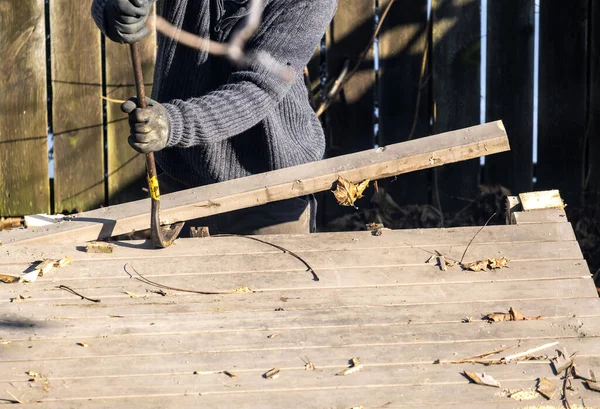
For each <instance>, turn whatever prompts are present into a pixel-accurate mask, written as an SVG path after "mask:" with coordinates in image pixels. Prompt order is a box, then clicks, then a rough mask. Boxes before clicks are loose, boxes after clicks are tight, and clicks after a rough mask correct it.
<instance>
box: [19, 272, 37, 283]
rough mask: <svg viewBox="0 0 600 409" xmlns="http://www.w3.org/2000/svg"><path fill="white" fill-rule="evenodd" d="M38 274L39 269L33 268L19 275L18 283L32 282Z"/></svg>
mask: <svg viewBox="0 0 600 409" xmlns="http://www.w3.org/2000/svg"><path fill="white" fill-rule="evenodd" d="M39 276H40V271H38V270H33V271H30V272H29V273H26V274H23V275H22V276H21V277H19V283H33V282H34V281H35V280H37V278H38V277H39Z"/></svg>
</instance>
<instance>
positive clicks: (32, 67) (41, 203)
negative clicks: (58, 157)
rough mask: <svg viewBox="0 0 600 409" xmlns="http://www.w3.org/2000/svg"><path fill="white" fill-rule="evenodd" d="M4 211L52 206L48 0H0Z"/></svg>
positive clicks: (0, 195) (0, 206)
mask: <svg viewBox="0 0 600 409" xmlns="http://www.w3.org/2000/svg"><path fill="white" fill-rule="evenodd" d="M0 16H1V17H0V55H1V56H2V64H1V66H0V77H1V78H2V81H0V112H2V114H1V115H0V183H1V185H2V189H0V215H1V216H23V215H25V214H33V213H47V212H48V211H49V210H50V189H49V186H50V185H49V178H48V113H47V110H46V99H47V95H46V94H47V92H46V41H45V37H46V34H45V18H44V1H43V0H32V1H23V2H14V1H10V0H8V1H7V0H3V1H0Z"/></svg>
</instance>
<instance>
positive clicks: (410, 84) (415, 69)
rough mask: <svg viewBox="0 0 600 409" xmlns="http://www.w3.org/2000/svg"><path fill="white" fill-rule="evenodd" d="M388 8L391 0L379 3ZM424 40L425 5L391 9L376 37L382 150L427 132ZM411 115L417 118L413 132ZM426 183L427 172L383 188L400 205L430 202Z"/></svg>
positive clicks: (420, 2)
mask: <svg viewBox="0 0 600 409" xmlns="http://www.w3.org/2000/svg"><path fill="white" fill-rule="evenodd" d="M389 3H390V0H385V1H380V3H379V9H380V10H385V9H386V7H387V6H388V4H389ZM428 41H429V31H428V24H427V1H426V0H418V1H411V2H408V3H406V4H402V3H395V4H393V5H392V8H391V9H390V12H389V14H388V16H387V18H386V20H385V22H384V24H383V27H382V31H381V34H380V35H379V61H380V63H379V64H380V68H379V74H378V87H377V92H378V96H379V126H380V128H379V132H380V137H379V144H380V145H389V144H392V143H397V142H402V141H406V140H408V139H409V138H410V139H414V138H419V137H423V136H426V135H429V134H430V133H431V130H430V125H429V121H430V110H431V93H430V87H429V86H428V85H427V83H426V81H425V79H426V76H427V75H429V72H428V70H426V72H425V73H424V76H423V78H421V66H422V62H423V61H422V60H423V51H424V49H425V47H427V42H428ZM428 62H429V60H428ZM427 66H429V64H427ZM419 88H421V90H419ZM417 102H418V105H417ZM415 110H417V111H418V112H417V113H415ZM415 115H418V116H417V118H416V123H415V129H414V131H413V130H412V128H413V121H414V119H415ZM411 133H412V134H411ZM430 178H431V175H430V172H417V173H412V174H407V175H403V176H400V177H398V178H397V179H395V180H394V182H393V183H389V184H386V185H385V186H386V191H387V192H388V193H389V194H390V195H391V196H392V197H393V198H394V200H395V201H396V202H397V203H399V204H407V203H411V204H424V203H429V196H430V194H429V190H430V189H429V188H430V186H429V184H430V183H429V180H430Z"/></svg>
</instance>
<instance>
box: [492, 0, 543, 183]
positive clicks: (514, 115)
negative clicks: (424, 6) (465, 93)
mask: <svg viewBox="0 0 600 409" xmlns="http://www.w3.org/2000/svg"><path fill="white" fill-rule="evenodd" d="M533 13H534V1H533V0H526V1H523V0H509V1H502V2H498V1H491V2H489V4H488V11H487V39H486V40H485V41H486V42H487V67H488V70H487V93H486V100H487V107H486V117H487V118H488V120H496V119H502V121H503V122H504V123H505V125H506V131H507V133H508V139H509V140H510V144H511V147H512V152H511V153H508V154H506V153H505V154H502V155H497V156H495V157H490V158H489V159H487V160H486V163H485V172H484V173H485V180H486V183H488V184H500V185H503V186H505V187H507V188H508V189H510V190H511V191H512V192H513V193H519V192H529V191H531V189H532V187H533V161H532V153H533V115H532V113H533V60H534V58H533V37H534V27H533V26H534V14H533Z"/></svg>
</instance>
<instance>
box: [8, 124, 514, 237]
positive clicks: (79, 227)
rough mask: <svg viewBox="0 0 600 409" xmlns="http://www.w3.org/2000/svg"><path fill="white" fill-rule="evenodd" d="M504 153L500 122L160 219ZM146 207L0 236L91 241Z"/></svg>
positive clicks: (142, 224)
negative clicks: (341, 180)
mask: <svg viewBox="0 0 600 409" xmlns="http://www.w3.org/2000/svg"><path fill="white" fill-rule="evenodd" d="M506 149H508V145H507V138H506V132H505V130H504V128H503V126H502V123H501V122H493V123H489V124H485V125H479V126H476V127H471V128H466V129H462V130H458V131H452V132H447V133H445V134H440V135H435V136H431V137H428V138H421V139H417V140H413V141H408V142H403V143H399V144H395V145H391V146H388V147H386V148H385V149H383V148H382V149H374V150H368V151H364V152H359V153H355V154H349V155H345V156H342V157H337V158H331V159H327V160H323V161H320V162H316V163H309V164H305V165H300V166H296V167H292V168H286V169H281V170H277V171H273V172H267V173H262V174H258V175H253V176H249V177H246V178H241V179H235V180H231V181H227V182H223V183H217V184H213V185H208V186H203V187H199V188H194V189H189V190H185V191H181V192H178V193H175V194H171V195H164V196H163V197H162V200H161V202H162V209H161V216H162V217H163V220H169V221H173V220H190V219H194V218H198V217H203V216H210V215H213V214H218V213H223V212H227V211H232V210H236V209H242V208H246V207H251V206H256V205H260V204H263V203H268V202H273V201H277V200H282V199H286V198H291V197H298V196H303V195H306V194H310V193H315V192H319V191H324V190H328V189H331V187H332V186H333V183H334V182H335V181H336V180H337V178H338V176H342V177H344V178H346V179H348V180H350V181H353V182H360V181H362V180H364V179H379V178H384V177H389V176H393V175H397V174H402V173H407V172H412V171H416V170H419V169H427V168H431V167H434V166H440V165H442V164H448V163H452V162H456V161H460V160H465V159H467V158H474V157H478V156H480V155H483V154H487V155H489V154H492V153H495V152H501V151H504V150H506ZM149 209H150V206H149V205H148V203H147V201H145V200H143V201H138V202H132V203H127V204H124V205H117V206H112V207H107V208H103V209H99V210H96V211H91V212H86V213H82V214H80V215H78V216H77V217H76V218H74V219H72V220H70V221H68V222H66V223H57V224H55V225H52V226H47V227H44V228H42V229H31V230H29V229H28V230H18V231H13V232H0V240H1V241H3V242H4V243H5V245H11V244H14V243H17V242H26V241H28V240H38V241H40V242H43V241H44V240H47V239H49V238H51V240H61V241H65V240H67V241H77V240H95V239H98V238H106V237H111V236H113V235H116V234H121V233H130V232H131V231H132V230H141V229H146V228H149V223H150V215H149Z"/></svg>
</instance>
